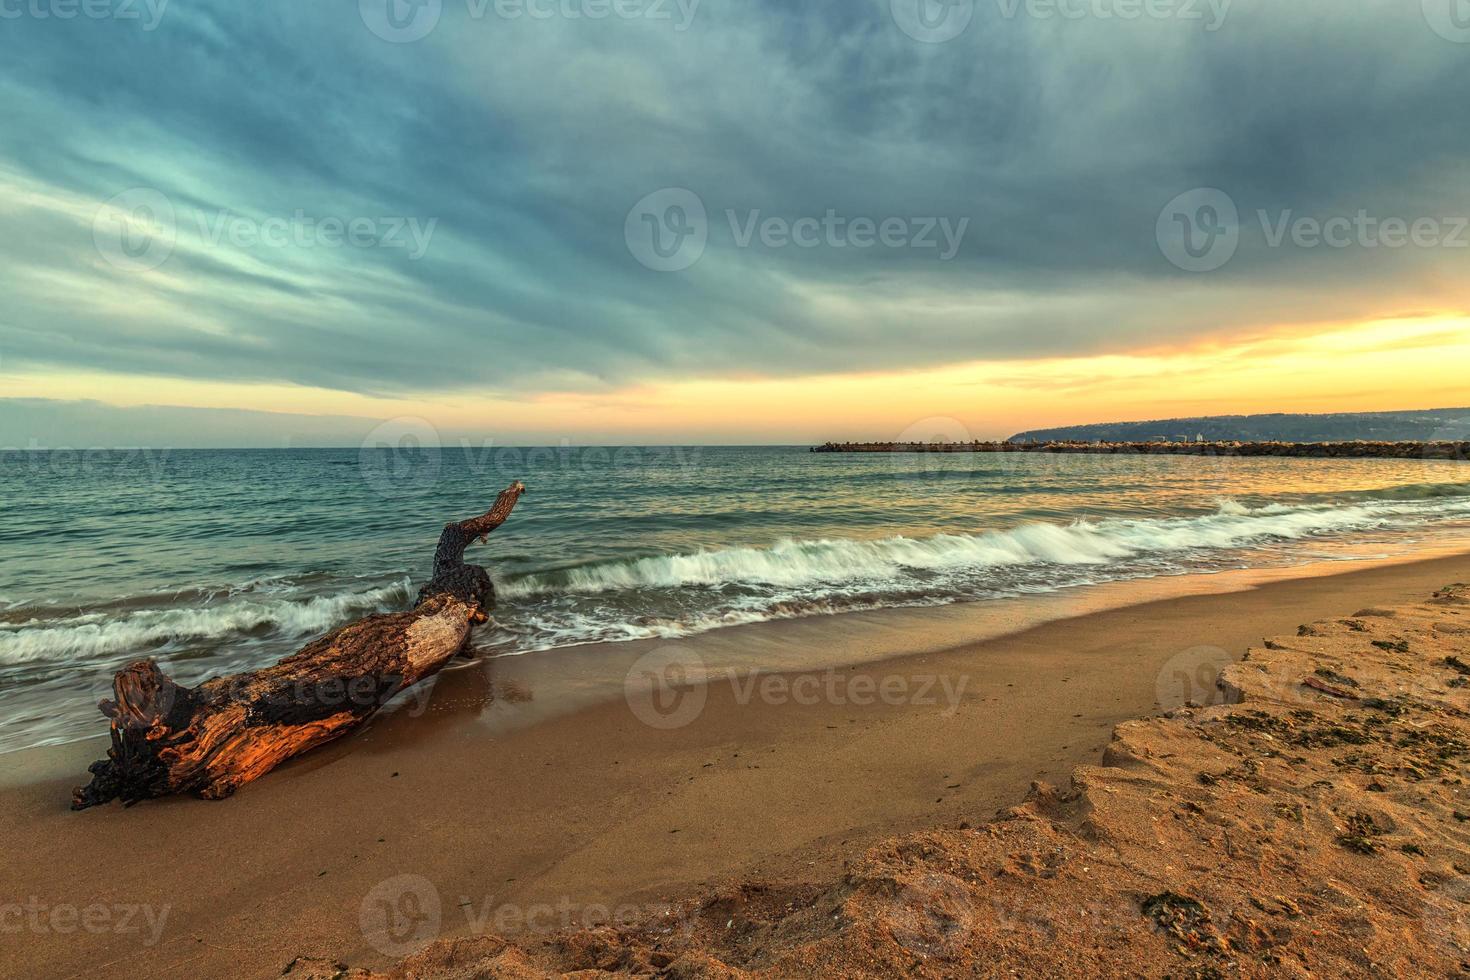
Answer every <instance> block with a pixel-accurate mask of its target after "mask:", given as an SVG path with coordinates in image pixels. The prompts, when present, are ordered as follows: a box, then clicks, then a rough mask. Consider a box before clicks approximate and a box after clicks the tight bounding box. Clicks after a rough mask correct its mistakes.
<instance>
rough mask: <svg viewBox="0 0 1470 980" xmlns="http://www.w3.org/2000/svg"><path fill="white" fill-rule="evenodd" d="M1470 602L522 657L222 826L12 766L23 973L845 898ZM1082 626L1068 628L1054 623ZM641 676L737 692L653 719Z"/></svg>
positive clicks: (953, 616)
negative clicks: (1337, 652)
mask: <svg viewBox="0 0 1470 980" xmlns="http://www.w3.org/2000/svg"><path fill="white" fill-rule="evenodd" d="M1355 568H1356V569H1357V570H1350V569H1355ZM1329 572H1333V573H1339V574H1326V573H1329ZM1304 573H1309V577H1303V578H1291V577H1289V576H1292V575H1303V574H1304ZM1467 573H1470V558H1467V557H1466V556H1463V555H1461V556H1455V557H1442V558H1436V559H1433V560H1429V561H1421V562H1414V563H1403V564H1394V565H1388V566H1384V567H1374V568H1367V569H1362V568H1358V567H1357V566H1352V565H1342V564H1330V565H1319V566H1314V567H1313V568H1312V569H1310V570H1302V569H1297V570H1293V571H1291V572H1279V573H1270V574H1263V573H1252V574H1250V575H1245V574H1236V573H1228V574H1224V575H1216V576H1196V577H1191V578H1189V579H1187V580H1186V579H1175V580H1156V581H1153V582H1149V583H1134V584H1133V585H1131V586H1117V587H1108V588H1105V589H1094V590H1077V591H1075V592H1073V593H1069V594H1066V595H1063V596H1054V597H1048V598H1046V599H1038V600H1036V601H1017V602H1015V603H1009V604H1007V603H996V604H975V605H974V606H970V607H958V606H956V607H947V608H944V609H934V610H909V611H890V612H885V613H866V614H856V615H850V616H841V617H830V618H827V619H821V620H805V621H800V622H792V623H774V624H761V625H760V626H759V627H742V628H736V629H730V630H724V631H721V632H718V633H713V634H708V635H706V636H702V637H695V638H692V639H687V640H682V641H679V642H678V643H676V644H656V643H630V644H619V645H615V646H605V647H583V648H578V649H576V650H571V651H560V652H557V653H554V654H547V655H532V656H525V657H519V658H503V659H500V660H496V661H490V662H488V663H486V664H478V665H475V666H472V667H469V668H466V669H463V670H457V671H455V672H453V673H451V674H448V675H445V677H444V678H443V679H442V680H441V682H440V683H439V684H438V685H437V686H436V687H435V688H434V690H433V691H432V692H431V693H430V694H429V695H428V696H427V697H426V698H423V699H421V700H420V701H418V702H415V701H413V700H410V701H409V702H408V703H406V704H405V705H404V707H403V709H402V710H400V711H398V712H396V713H395V714H393V715H391V716H389V717H387V718H384V719H382V720H381V721H380V722H378V723H376V724H375V725H374V726H373V727H372V728H371V729H370V730H368V731H367V732H365V733H363V734H362V735H361V736H359V737H355V738H349V739H347V740H345V741H343V742H340V743H337V744H334V745H331V746H328V747H327V748H325V749H323V750H321V751H318V752H316V753H313V754H311V755H309V756H307V757H305V758H303V759H301V760H297V761H296V762H295V763H294V764H291V765H289V766H287V767H285V768H283V769H282V770H280V771H278V772H276V773H274V774H272V775H271V776H269V777H267V778H266V779H264V780H261V781H260V782H258V783H255V784H253V785H250V786H248V787H246V788H245V789H244V790H242V791H241V792H240V793H239V794H238V795H237V796H236V797H234V798H233V799H231V800H228V801H223V802H214V803H211V802H203V801H197V800H168V801H155V802H149V803H144V804H140V805H139V806H136V807H133V808H131V809H122V808H119V807H117V806H111V807H105V808H99V809H97V810H92V811H87V812H84V813H71V812H69V811H68V810H67V808H66V803H67V800H68V797H69V791H70V788H71V786H72V785H74V784H75V783H77V782H79V781H82V776H83V773H84V770H85V766H86V764H87V763H88V762H90V761H91V760H92V759H94V758H96V757H97V756H98V755H99V754H100V747H99V743H97V742H88V743H80V744H76V745H71V746H64V747H60V748H54V749H44V750H35V751H31V752H23V753H12V754H10V755H7V756H4V757H0V758H3V760H4V766H3V776H0V778H3V780H4V783H3V787H0V819H3V821H4V826H6V827H7V829H8V830H9V833H8V835H7V836H8V837H9V838H10V839H9V841H8V845H9V846H8V847H6V848H5V849H4V851H3V852H0V881H3V882H4V883H5V885H4V892H5V894H3V895H0V929H3V930H4V935H3V946H0V973H3V974H5V975H16V976H42V977H52V976H91V975H98V974H103V975H109V976H119V977H130V976H145V975H146V976H150V977H196V976H222V975H232V976H277V975H279V974H280V972H281V971H282V969H283V968H284V967H285V966H286V965H287V963H288V962H290V960H291V959H292V957H293V956H295V955H303V954H304V955H313V956H320V957H324V958H327V959H332V960H340V961H344V962H349V963H351V964H353V965H361V966H375V965H376V966H382V965H386V964H388V963H390V962H392V961H394V960H396V959H397V958H398V957H399V956H401V955H403V953H404V952H405V950H403V949H400V948H393V947H391V943H390V944H389V945H390V948H387V949H385V948H384V945H385V942H384V939H383V937H382V935H381V934H379V933H377V932H375V931H374V930H373V929H372V928H368V929H366V930H365V929H364V921H363V913H364V910H365V909H367V910H369V913H370V912H371V909H372V907H373V904H374V902H375V901H376V900H377V898H378V897H381V896H382V895H383V894H384V891H383V887H382V886H383V883H384V882H390V881H392V880H395V879H396V880H399V881H400V882H401V880H402V879H397V876H401V875H412V876H416V877H415V878H414V879H412V881H414V882H415V883H419V882H427V883H428V885H429V886H430V887H431V888H432V889H433V893H434V895H435V897H437V899H438V900H439V902H440V905H441V910H440V915H439V916H438V921H437V922H436V923H434V924H433V929H432V933H433V934H437V935H443V936H451V935H458V934H467V933H472V932H475V931H479V930H481V929H484V928H493V929H494V930H495V931H498V932H514V931H515V929H516V927H517V925H518V921H519V924H520V926H522V927H524V918H525V913H527V912H529V911H536V912H538V913H543V914H541V915H540V917H539V918H537V919H536V920H535V921H533V922H532V923H531V927H532V928H533V929H541V928H554V927H559V926H563V925H578V924H581V919H582V917H595V916H597V915H598V914H600V913H602V912H603V911H618V910H648V909H652V908H657V907H659V906H661V905H663V904H664V903H666V902H668V901H671V900H677V899H680V898H682V897H684V896H687V895H689V894H692V893H694V892H696V891H698V890H700V889H701V888H705V887H710V886H716V885H719V884H720V883H722V882H726V881H729V880H731V879H733V878H735V877H737V876H738V877H743V878H764V879H769V880H773V881H799V880H824V879H830V878H831V877H832V876H833V875H834V874H836V873H839V872H840V868H841V866H842V864H843V862H844V861H847V860H851V859H855V858H856V857H857V856H858V855H861V854H862V853H863V852H864V850H865V849H866V848H867V847H868V846H870V845H872V844H873V843H874V842H875V841H878V840H880V839H882V838H885V837H890V836H893V835H895V834H901V833H907V832H910V831H914V830H919V829H924V828H930V827H937V826H956V825H958V824H959V823H960V822H972V823H973V822H979V821H983V820H985V819H987V818H989V817H990V816H991V815H992V814H993V813H994V812H995V811H996V810H997V809H998V808H1000V807H1003V806H1008V805H1011V804H1014V803H1016V802H1017V801H1019V800H1020V799H1021V797H1022V796H1023V795H1024V794H1025V792H1026V790H1027V787H1028V786H1029V785H1030V783H1031V782H1032V781H1033V780H1035V779H1038V778H1048V777H1050V778H1053V779H1057V780H1060V781H1065V779H1066V776H1067V774H1068V773H1070V771H1071V770H1072V768H1073V767H1075V766H1078V765H1083V764H1095V763H1097V762H1098V761H1099V760H1100V758H1101V754H1102V752H1103V749H1104V747H1105V745H1106V744H1107V742H1108V739H1109V737H1110V733H1111V731H1112V729H1113V727H1114V726H1115V725H1117V724H1118V723H1120V722H1123V721H1126V720H1128V719H1132V718H1136V717H1146V716H1148V715H1150V714H1153V713H1155V712H1157V711H1158V710H1159V707H1160V704H1161V702H1162V703H1163V705H1164V706H1166V707H1174V706H1176V705H1177V704H1179V703H1182V702H1183V701H1184V700H1185V699H1186V698H1189V697H1193V698H1196V699H1199V698H1203V697H1206V696H1208V694H1209V692H1210V691H1211V690H1212V676H1213V671H1215V670H1217V669H1218V668H1219V667H1220V666H1222V665H1223V664H1224V663H1227V662H1229V661H1230V660H1231V659H1232V658H1238V657H1239V656H1240V655H1241V654H1242V653H1244V651H1245V650H1246V648H1247V647H1248V646H1251V645H1256V644H1259V643H1260V642H1261V640H1262V638H1263V637H1265V636H1272V635H1278V634H1283V633H1288V634H1289V633H1294V632H1295V631H1296V628H1297V626H1298V625H1299V624H1302V623H1307V622H1312V621H1314V620H1317V619H1322V618H1325V617H1330V616H1341V615H1344V614H1347V613H1351V612H1352V611H1353V610H1355V609H1358V608H1360V607H1363V606H1370V605H1397V604H1402V603H1406V602H1410V601H1414V600H1417V599H1421V598H1422V597H1423V596H1424V595H1425V594H1427V593H1428V592H1432V591H1433V590H1434V589H1436V588H1439V587H1440V586H1443V585H1444V584H1446V583H1448V582H1452V581H1459V580H1464V579H1465V578H1466V577H1467ZM1273 579H1274V580H1273ZM1253 583H1260V584H1253ZM1242 587H1247V589H1246V591H1233V592H1231V591H1220V590H1226V589H1232V588H1236V589H1238V588H1242ZM1171 592H1172V593H1174V595H1173V596H1172V597H1170V598H1162V599H1157V600H1156V601H1150V602H1145V603H1141V604H1134V605H1127V606H1124V607H1122V608H1103V607H1107V606H1109V605H1114V604H1116V603H1117V602H1119V601H1125V600H1126V599H1128V598H1129V597H1132V598H1141V597H1145V596H1149V595H1154V596H1157V595H1170V594H1171ZM1180 592H1195V593H1198V594H1185V595H1179V594H1178V593H1180ZM982 607H984V608H982ZM1057 615H1070V617H1071V618H1066V619H1060V620H1056V621H1050V622H1041V623H1040V625H1031V624H1033V623H1035V622H1036V621H1037V620H1041V619H1047V618H1049V617H1054V616H1057ZM1014 630H1020V631H1019V632H1013V631H1014ZM977 636H982V637H988V638H986V639H980V640H978V641H977V640H976V637H977ZM645 657H647V658H648V659H646V660H644V661H643V662H642V663H639V658H645ZM753 663H759V664H762V665H767V666H769V667H770V668H771V669H781V668H787V669H789V668H791V667H793V666H794V665H796V664H809V665H821V666H819V667H818V668H816V669H815V670H811V669H809V670H808V671H806V672H805V673H793V674H786V675H781V676H780V677H779V678H776V677H775V675H769V674H768V675H764V676H758V677H756V678H755V680H756V682H757V683H756V686H755V687H753V688H752V687H751V686H750V677H749V675H748V674H746V675H744V676H739V677H736V678H735V679H734V680H733V681H732V680H731V679H729V678H728V677H726V676H725V674H724V670H725V668H727V667H736V668H740V667H749V666H750V665H751V664H753ZM701 664H702V666H703V671H701V670H700V669H699V668H700V665H701ZM634 666H636V667H637V668H638V669H637V670H634V671H633V674H634V676H635V678H636V677H640V676H643V675H645V674H646V673H647V672H648V671H650V670H651V671H652V672H653V674H654V675H655V676H674V677H677V676H679V671H681V670H682V671H683V672H684V674H683V676H685V677H688V678H698V677H700V676H704V675H712V682H711V683H710V684H709V686H708V687H702V686H698V685H694V686H689V687H682V688H679V689H678V690H673V691H653V692H651V696H650V697H644V696H643V695H642V694H641V693H638V692H639V691H641V688H639V689H638V691H635V696H634V697H633V698H632V700H631V702H630V701H629V700H627V699H625V698H624V697H623V681H624V678H625V676H626V675H627V674H628V672H629V668H630V667H634ZM801 678H805V680H804V681H800V683H798V681H799V680H800V679H801ZM635 687H636V685H635ZM885 692H886V693H885ZM609 697H611V698H613V700H607V699H608V698H609ZM701 701H702V703H700V702H701ZM860 702H862V703H860ZM691 705H697V707H698V710H697V711H691V709H690V706H691ZM420 709H423V710H420ZM650 720H651V721H652V722H653V723H650ZM675 722H687V723H683V724H673V723H675ZM416 887H417V884H416ZM375 889H376V891H375ZM388 893H389V894H391V896H392V897H393V899H394V900H395V901H396V900H398V899H399V898H401V895H402V889H401V887H398V886H397V885H391V884H390V886H388ZM139 906H142V907H144V908H142V909H139V908H138V907H139ZM12 909H13V911H12ZM68 909H75V910H76V911H75V912H74V913H73V912H68V911H67V910H68ZM129 910H132V911H131V914H129ZM145 913H146V914H145ZM518 914H519V920H518ZM125 915H127V916H128V921H127V922H126V926H127V927H128V928H126V929H125V928H124V922H123V917H124V916H125ZM88 916H90V918H88ZM369 917H371V916H370V915H369ZM104 920H105V921H104ZM155 928H156V935H157V941H156V942H150V940H151V938H152V937H153V935H154V932H155ZM409 938H411V939H412V940H413V941H415V942H417V941H419V940H421V939H423V938H424V937H423V936H421V935H418V934H415V935H414V936H412V937H409ZM390 939H391V937H390Z"/></svg>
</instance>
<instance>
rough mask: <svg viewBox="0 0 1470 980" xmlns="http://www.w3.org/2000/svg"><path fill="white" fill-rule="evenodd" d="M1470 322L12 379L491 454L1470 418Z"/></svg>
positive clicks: (31, 390)
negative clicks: (1441, 412) (478, 389)
mask: <svg viewBox="0 0 1470 980" xmlns="http://www.w3.org/2000/svg"><path fill="white" fill-rule="evenodd" d="M1467 365H1470V317H1465V316H1450V315H1424V316H1417V317H1413V318H1405V319H1395V320H1381V321H1375V322H1371V323H1362V324H1353V325H1328V326H1321V327H1316V328H1308V329H1302V330H1289V329H1283V330H1281V331H1274V332H1267V333H1263V334H1259V335H1256V336H1253V337H1251V338H1247V339H1237V340H1235V341H1232V342H1219V341H1216V342H1212V343H1210V344H1207V345H1200V346H1195V347H1191V348H1185V349H1161V350H1156V351H1149V352H1137V353H1130V354H1107V355H1096V356H1085V357H1055V358H1045V359H1032V360H1012V361H978V362H971V363H965V364H956V365H946V366H943V367H937V368H929V369H922V370H912V371H903V372H890V373H865V374H848V375H823V376H808V377H790V378H769V377H755V378H725V379H693V380H688V381H668V382H655V383H647V384H642V385H637V386H631V387H625V388H618V389H613V390H608V391H598V392H542V393H537V394H532V395H523V396H522V395H510V396H507V395H483V394H478V393H475V392H472V391H452V392H435V393H420V394H414V395H407V396H402V397H373V396H368V395H362V394H357V393H352V392H344V391H334V390H329V389H324V388H308V387H302V386H295V385H286V384H279V383H275V384H243V383H231V382H208V381H197V380H189V379H180V378H163V377H141V376H131V375H115V374H101V373H46V374H40V373H36V374H18V375H10V376H6V377H4V389H5V391H6V393H7V395H8V396H10V397H32V398H52V399H95V400H98V401H103V402H107V403H110V404H115V405H119V406H139V405H165V406H180V407H196V408H236V409H251V410H258V411H271V412H286V413H300V414H306V415H347V416H358V417H363V418H370V419H388V418H395V417H400V416H412V417H418V418H424V419H427V420H429V421H430V422H431V423H432V424H433V425H435V426H437V427H438V428H440V429H444V430H453V431H459V432H482V433H484V434H485V435H487V436H493V437H494V438H496V439H497V441H501V442H511V441H516V440H528V441H533V442H538V441H545V440H553V441H555V440H557V439H563V438H565V439H569V440H571V441H573V442H584V443H585V442H590V441H598V440H601V441H629V442H639V441H649V442H669V441H674V442H678V441H690V442H698V441H744V442H752V441H753V442H781V441H791V442H809V441H816V440H821V439H827V438H831V439H838V440H840V439H866V438H871V439H906V438H912V439H929V438H931V437H933V436H935V435H940V436H943V437H946V438H953V439H959V438H966V437H973V438H991V437H1004V436H1007V435H1010V434H1012V433H1014V432H1017V431H1020V430H1024V429H1034V428H1043V427H1048V426H1055V425H1069V424H1083V423H1088V422H1108V421H1127V420H1137V419H1151V418H1168V417H1175V416H1192V415H1224V414H1252V413H1259V412H1277V411H1280V412H1333V411H1377V410H1392V409H1414V408H1433V407H1458V406H1460V405H1464V404H1470V383H1467V380H1466V373H1467V372H1466V366H1467Z"/></svg>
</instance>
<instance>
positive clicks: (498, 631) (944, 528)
mask: <svg viewBox="0 0 1470 980" xmlns="http://www.w3.org/2000/svg"><path fill="white" fill-rule="evenodd" d="M512 480H522V481H524V482H525V483H526V485H527V487H528V490H527V493H526V495H525V496H524V497H523V498H522V499H521V501H520V503H519V505H518V506H517V507H516V510H515V513H514V514H513V515H512V517H511V518H510V520H509V521H508V522H507V523H506V524H505V525H504V526H503V527H501V528H500V529H499V530H497V531H496V532H495V533H494V534H492V535H491V536H490V539H489V541H488V543H486V544H484V545H481V544H475V545H473V546H471V548H470V551H469V553H468V555H467V557H468V558H469V559H470V560H473V561H477V562H479V563H481V564H483V565H485V566H486V567H487V568H489V569H490V571H491V574H492V577H493V578H494V581H495V583H496V590H497V603H496V608H495V609H494V611H493V615H494V619H493V621H492V622H491V623H489V624H487V625H485V626H483V627H481V628H479V629H478V631H477V633H476V635H475V637H474V641H473V642H474V645H475V649H476V653H478V654H479V655H480V656H484V657H503V656H537V657H555V656H557V651H558V650H562V649H565V648H568V647H572V646H576V645H581V644H588V643H594V642H603V641H613V642H616V641H624V640H635V639H645V638H653V637H681V636H689V635H692V634H697V633H702V632H705V631H709V630H717V629H721V628H724V627H729V626H733V625H738V624H745V623H754V622H760V621H764V620H775V619H791V618H797V617H812V616H830V615H836V614H841V613H844V612H848V611H852V610H869V609H879V608H884V607H900V606H910V607H912V606H933V605H942V604H947V603H957V602H987V601H991V600H996V599H1002V598H1007V597H1015V596H1024V595H1029V594H1038V593H1047V592H1056V591H1059V590H1064V589H1076V588H1082V587H1086V586H1089V585H1094V584H1098V583H1107V582H1119V581H1124V580H1134V579H1149V578H1156V577H1159V576H1178V575H1207V574H1214V573H1218V572H1222V571H1226V570H1233V569H1242V568H1267V567H1272V568H1277V567H1282V566H1292V565H1305V564H1308V563H1316V562H1322V561H1341V562H1352V561H1366V560H1375V559H1382V558H1385V557H1390V556H1401V555H1404V554H1408V553H1412V552H1414V551H1416V550H1420V549H1425V550H1427V549H1429V548H1431V547H1440V546H1444V545H1445V544H1446V543H1452V542H1454V541H1455V540H1456V539H1459V540H1464V541H1470V537H1467V535H1470V464H1467V463H1466V462H1463V461H1416V460H1373V459H1366V460H1357V459H1336V460H1313V459H1231V458H1217V457H1195V456H1180V457H1173V456H1167V457H1157V456H1149V457H1143V456H1081V455H1056V456H1053V455H1037V454H1003V455H995V454H976V455H971V454H952V455H951V454H920V455H912V454H894V455H888V454H861V455H842V454H814V453H810V452H808V451H807V449H806V447H801V446H792V447H786V446H772V447H713V446H656V447H627V446H625V447H606V448H604V447H575V446H555V447H542V448H519V447H496V446H469V445H464V446H462V447H459V448H454V447H447V446H446V447H439V448H425V447H420V446H417V445H412V444H405V445H400V446H370V447H367V448H362V449H358V448H345V449H300V450H294V449H293V450H142V449H139V450H108V451H102V450H97V451H92V452H69V451H60V450H58V451H25V452H16V451H9V452H4V453H0V752H5V751H13V750H17V749H23V748H30V747H34V746H40V745H48V744H56V743H62V742H67V741H73V740H76V739H79V738H83V737H87V736H91V735H96V734H99V733H100V732H102V731H104V730H105V721H104V719H103V718H102V716H101V715H100V714H99V713H98V712H97V708H96V703H97V701H98V699H99V698H101V697H104V696H107V695H108V693H109V690H110V688H109V685H110V679H111V676H112V673H113V672H114V671H116V670H117V669H118V668H120V667H121V666H123V665H124V664H126V663H128V662H129V661H132V660H134V659H137V658H141V657H154V658H156V659H157V660H158V661H159V662H160V663H161V664H162V665H163V666H164V668H165V670H167V671H168V672H169V673H170V675H171V676H173V677H175V679H177V680H178V681H180V682H181V683H186V684H194V683H198V682H199V681H201V680H203V679H205V678H207V677H209V676H212V675H216V674H220V673H227V672H233V671H239V670H245V669H250V668H253V667H258V666H261V665H264V664H267V663H270V662H272V661H274V660H276V659H278V658H280V657H282V656H285V655H287V654H289V653H291V652H293V651H294V650H296V649H297V648H298V647H300V646H301V645H303V644H304V643H306V642H307V641H309V640H311V639H312V638H314V637H316V636H318V635H320V634H321V633H323V632H324V631H326V630H329V629H331V628H333V627H335V626H338V625H341V624H343V623H345V622H348V621H350V620H352V619H354V618H357V617H360V616H364V615H367V614H370V613H374V612H382V611H388V610H396V609H404V608H407V607H408V606H409V604H410V602H411V600H412V597H413V595H414V594H415V592H416V590H417V586H418V584H419V583H420V582H422V581H423V580H424V579H425V577H426V575H427V573H428V570H429V565H430V559H431V557H432V555H433V551H434V544H435V541H436V539H437V537H438V534H439V531H440V529H441V527H442V526H443V524H444V523H445V522H446V521H450V520H461V519H464V518H467V517H471V516H474V515H476V514H479V513H482V512H484V511H485V510H486V509H487V508H488V507H489V505H490V503H491V502H492V501H493V500H494V499H495V495H496V493H497V492H498V491H499V490H500V489H501V488H503V487H504V486H506V485H507V484H508V483H510V482H511V481H512Z"/></svg>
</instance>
